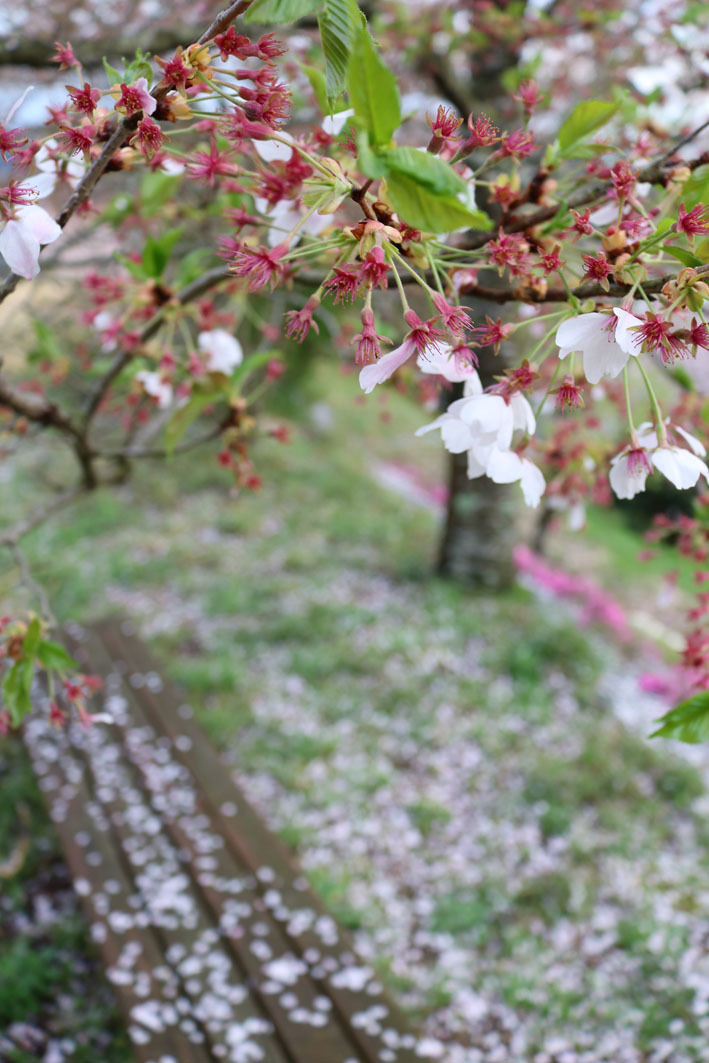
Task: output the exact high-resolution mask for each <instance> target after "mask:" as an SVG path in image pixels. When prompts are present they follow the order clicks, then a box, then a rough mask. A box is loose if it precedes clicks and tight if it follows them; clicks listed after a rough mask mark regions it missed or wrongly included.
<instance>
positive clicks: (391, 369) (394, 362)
mask: <svg viewBox="0 0 709 1063" xmlns="http://www.w3.org/2000/svg"><path fill="white" fill-rule="evenodd" d="M415 349H416V347H415V345H414V344H413V343H412V342H411V340H404V342H403V343H402V344H401V346H400V347H397V348H396V350H393V351H389V353H388V354H383V355H382V357H381V358H380V359H379V360H378V361H376V362H372V363H371V365H365V367H364V368H363V369H362V371H361V372H360V374H359V386H360V387H361V389H362V391H363V392H364V393H365V395H370V394H371V393H372V392H373V391H374V389H375V387H376V386H377V384H382V383H383V382H384V381H385V380H388V379H389V377H390V376H393V374H394V373H395V372H396V370H397V369H398V368H399V367H400V366H402V365H403V364H404V362H406V361H408V360H409V358H410V357H411V355H412V354H413V353H414V351H415Z"/></svg>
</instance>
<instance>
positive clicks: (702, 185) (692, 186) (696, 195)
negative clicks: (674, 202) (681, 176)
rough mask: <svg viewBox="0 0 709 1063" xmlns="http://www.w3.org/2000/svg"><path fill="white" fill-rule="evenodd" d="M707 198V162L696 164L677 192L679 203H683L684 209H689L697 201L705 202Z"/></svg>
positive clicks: (708, 168) (708, 174) (708, 170)
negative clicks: (701, 164) (700, 164)
mask: <svg viewBox="0 0 709 1063" xmlns="http://www.w3.org/2000/svg"><path fill="white" fill-rule="evenodd" d="M707 200H709V163H705V164H704V165H703V166H697V168H696V170H693V171H692V173H691V174H690V176H689V177H688V178H687V180H686V181H685V182H684V184H683V185H682V190H681V191H680V193H679V201H680V203H684V206H685V209H686V210H691V209H692V208H693V207H696V206H697V204H698V203H706V202H707Z"/></svg>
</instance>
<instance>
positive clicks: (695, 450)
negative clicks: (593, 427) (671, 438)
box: [609, 423, 709, 499]
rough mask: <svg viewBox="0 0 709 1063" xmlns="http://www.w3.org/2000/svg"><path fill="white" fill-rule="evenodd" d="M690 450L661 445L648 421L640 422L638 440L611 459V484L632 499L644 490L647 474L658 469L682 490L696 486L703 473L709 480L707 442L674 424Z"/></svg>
mask: <svg viewBox="0 0 709 1063" xmlns="http://www.w3.org/2000/svg"><path fill="white" fill-rule="evenodd" d="M672 429H673V431H676V432H678V433H679V434H680V435H681V436H682V438H683V439H685V440H686V442H687V443H688V444H689V446H690V448H691V449H690V450H685V449H684V447H677V446H674V445H672V444H671V443H664V444H662V445H659V442H658V438H657V432H656V431H655V430H654V428H652V426H651V425H650V424H649V423H644V424H642V425H640V428H639V429H638V432H637V434H636V438H635V440H634V441H633V442H632V443H631V444H630V446H627V447H625V448H624V449H623V450H621V451H620V453H619V454H616V456H615V457H614V458H613V459H612V460H611V470H610V475H609V480H610V485H611V488H612V490H613V492H614V494H615V495H616V496H617V497H618V498H623V499H631V498H635V496H636V495H638V494H640V493H641V492H642V491H644V490H645V485H646V482H647V478H648V476H649V475H650V474H651V473H652V472H653V470H654V469H657V471H658V472H661V473H662V475H663V476H664V477H665V479H667V480H669V481H670V483H671V484H672V485H673V486H674V487H676V488H677V489H678V490H680V491H684V490H687V489H688V488H690V487H695V486H696V484H697V482H698V480H699V478H700V477H701V476H703V477H704V479H705V480H706V481H707V483H709V467H707V464H706V462H705V461H703V460H702V458H703V457H704V455H705V454H706V450H705V448H704V445H703V444H702V443H700V441H699V440H698V439H696V438H695V437H694V436H692V435H690V433H689V432H686V431H685V430H684V429H683V428H680V427H679V426H678V425H673V426H672Z"/></svg>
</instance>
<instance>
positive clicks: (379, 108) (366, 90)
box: [349, 26, 401, 147]
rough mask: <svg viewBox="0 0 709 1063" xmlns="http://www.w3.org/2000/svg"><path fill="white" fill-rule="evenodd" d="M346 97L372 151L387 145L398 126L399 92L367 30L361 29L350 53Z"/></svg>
mask: <svg viewBox="0 0 709 1063" xmlns="http://www.w3.org/2000/svg"><path fill="white" fill-rule="evenodd" d="M349 93H350V104H351V105H352V107H353V109H354V112H355V118H356V119H357V122H358V123H359V125H360V126H361V128H362V129H365V130H366V131H367V133H368V134H369V143H370V144H371V145H372V146H373V147H376V146H380V145H381V146H384V145H387V144H389V143H390V141H391V138H392V136H393V135H394V131H395V130H396V129H398V128H399V126H400V124H401V104H400V102H399V90H398V88H397V85H396V78H395V77H394V75H393V74H392V72H391V71H390V70H389V69H388V68H387V67H386V65H385V64H384V62H383V61H382V59H381V57H380V55H379V52H378V51H377V49H376V48H375V46H374V42H373V40H372V38H371V37H370V36H369V31H368V30H367V27H366V26H362V27H361V29H360V31H359V35H358V37H357V39H356V41H355V44H354V48H353V51H352V59H351V61H350V74H349Z"/></svg>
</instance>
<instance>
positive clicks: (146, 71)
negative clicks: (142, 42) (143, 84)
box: [124, 48, 153, 88]
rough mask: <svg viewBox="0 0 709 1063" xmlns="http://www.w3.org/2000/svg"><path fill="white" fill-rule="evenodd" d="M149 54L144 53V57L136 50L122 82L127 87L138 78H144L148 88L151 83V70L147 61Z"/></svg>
mask: <svg viewBox="0 0 709 1063" xmlns="http://www.w3.org/2000/svg"><path fill="white" fill-rule="evenodd" d="M149 55H150V52H146V53H145V55H143V53H142V52H141V50H140V48H138V50H137V52H136V53H135V59H133V60H131V62H130V63H129V64H128V66H127V67H126V72H125V76H124V81H125V82H126V84H127V85H130V84H131V83H132V82H133V81H137V80H138V78H145V79H146V81H147V82H148V88H150V86H151V84H152V81H153V68H152V66H151V64H150V62H149V61H148V56H149Z"/></svg>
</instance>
